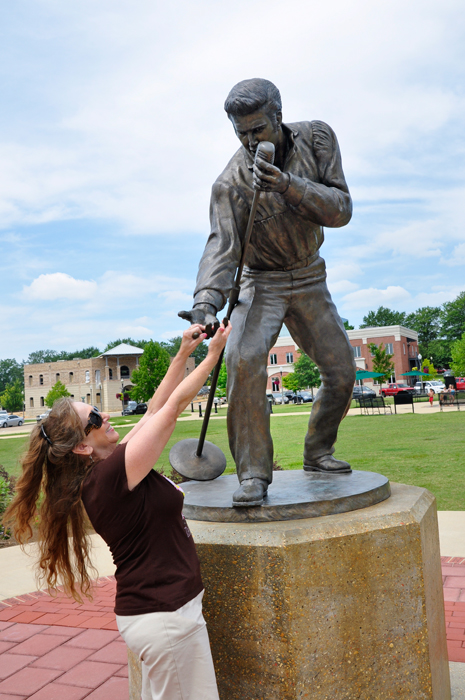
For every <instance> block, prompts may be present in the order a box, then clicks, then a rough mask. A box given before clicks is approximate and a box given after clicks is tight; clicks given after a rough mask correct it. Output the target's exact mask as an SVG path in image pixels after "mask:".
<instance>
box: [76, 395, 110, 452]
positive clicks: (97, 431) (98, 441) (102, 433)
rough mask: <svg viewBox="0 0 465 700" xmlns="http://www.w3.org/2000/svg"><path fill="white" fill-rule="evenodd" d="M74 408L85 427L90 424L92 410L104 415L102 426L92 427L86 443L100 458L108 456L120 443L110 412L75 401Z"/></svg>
mask: <svg viewBox="0 0 465 700" xmlns="http://www.w3.org/2000/svg"><path fill="white" fill-rule="evenodd" d="M73 408H74V410H75V411H76V412H77V414H78V416H79V417H80V419H81V421H82V426H83V428H84V429H85V428H86V426H87V425H89V416H90V414H91V413H92V412H95V413H98V414H99V415H100V416H101V417H102V425H101V426H100V428H96V427H92V429H91V430H90V432H89V433H88V435H87V436H86V438H85V440H84V443H85V444H86V445H89V446H90V447H92V450H93V454H95V455H96V456H97V457H99V458H100V459H103V458H104V457H107V456H108V455H109V454H111V452H113V450H114V449H115V447H116V445H117V444H118V438H119V435H118V433H117V432H116V430H115V429H114V428H113V427H112V426H111V425H110V423H109V422H108V420H109V418H110V416H109V414H108V413H101V412H100V411H98V410H97V409H95V408H94V407H93V406H89V405H88V404H85V403H80V402H79V401H75V402H74V403H73Z"/></svg>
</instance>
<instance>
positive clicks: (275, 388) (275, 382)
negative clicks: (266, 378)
mask: <svg viewBox="0 0 465 700" xmlns="http://www.w3.org/2000/svg"><path fill="white" fill-rule="evenodd" d="M271 384H272V387H273V391H279V379H278V378H277V377H276V378H275V379H272V380H271Z"/></svg>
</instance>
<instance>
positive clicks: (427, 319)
mask: <svg viewBox="0 0 465 700" xmlns="http://www.w3.org/2000/svg"><path fill="white" fill-rule="evenodd" d="M404 325H405V326H407V328H411V329H412V330H413V331H416V332H417V333H418V343H419V344H420V345H421V346H422V347H423V348H424V349H425V350H426V349H427V347H428V345H429V343H431V342H432V341H433V340H437V338H439V335H440V332H441V308H440V307H439V306H423V307H422V308H421V309H417V310H416V311H415V312H414V313H411V314H408V316H406V317H405V323H404Z"/></svg>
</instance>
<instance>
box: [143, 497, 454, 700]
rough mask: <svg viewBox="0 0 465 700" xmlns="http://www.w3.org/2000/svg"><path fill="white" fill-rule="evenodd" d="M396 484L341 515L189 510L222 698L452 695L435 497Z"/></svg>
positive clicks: (428, 699) (434, 699)
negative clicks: (224, 519)
mask: <svg viewBox="0 0 465 700" xmlns="http://www.w3.org/2000/svg"><path fill="white" fill-rule="evenodd" d="M391 486H392V495H391V497H390V498H388V499H387V500H384V501H383V502H381V503H378V504H376V505H373V506H370V507H368V508H364V509H362V510H355V511H352V512H347V513H342V514H337V515H327V516H323V517H316V518H307V519H300V520H285V521H280V522H254V523H218V522H201V521H189V525H190V527H191V530H192V533H193V535H194V539H195V541H196V543H197V549H198V553H199V556H200V560H201V564H202V575H203V579H204V584H205V589H206V594H205V598H204V614H205V618H206V620H207V624H208V630H209V634H210V642H211V647H212V653H213V659H214V662H215V668H216V673H217V679H218V687H219V693H220V698H221V700H297V699H299V700H304V699H305V698H308V699H309V700H310V698H311V700H391V698H392V699H393V700H394V698H395V700H404V699H405V700H450V681H449V670H448V662H447V648H446V633H445V622H444V604H443V598H442V579H441V569H440V557H439V538H438V528H437V515H436V507H435V501H434V497H433V496H432V495H431V494H430V493H429V492H428V491H426V490H425V489H420V488H416V487H413V486H404V485H399V484H393V485H391ZM131 663H132V672H131V693H132V695H131V698H134V699H137V700H139V697H140V694H138V693H140V675H139V674H140V671H139V669H138V665H137V660H136V659H134V658H132V657H131ZM138 684H139V686H138Z"/></svg>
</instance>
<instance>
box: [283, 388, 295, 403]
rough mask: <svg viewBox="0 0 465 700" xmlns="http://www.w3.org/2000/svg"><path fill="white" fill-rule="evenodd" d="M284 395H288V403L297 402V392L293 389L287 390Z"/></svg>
mask: <svg viewBox="0 0 465 700" xmlns="http://www.w3.org/2000/svg"><path fill="white" fill-rule="evenodd" d="M284 396H285V397H287V401H286V403H295V401H296V394H295V393H294V392H293V391H285V392H284Z"/></svg>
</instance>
